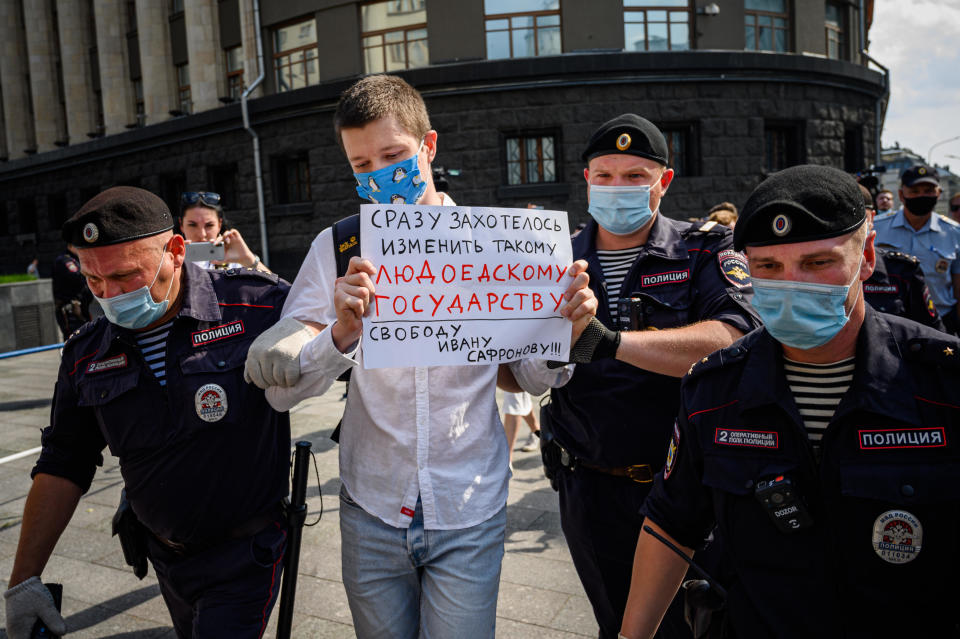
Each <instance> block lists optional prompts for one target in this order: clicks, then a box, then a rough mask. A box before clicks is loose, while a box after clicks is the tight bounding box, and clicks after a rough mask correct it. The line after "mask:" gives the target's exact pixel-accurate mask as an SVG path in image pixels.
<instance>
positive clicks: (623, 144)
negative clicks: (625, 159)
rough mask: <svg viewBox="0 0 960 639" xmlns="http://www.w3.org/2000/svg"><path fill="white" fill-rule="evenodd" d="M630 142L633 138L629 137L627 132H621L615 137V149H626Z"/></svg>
mask: <svg viewBox="0 0 960 639" xmlns="http://www.w3.org/2000/svg"><path fill="white" fill-rule="evenodd" d="M632 142H633V140H632V139H631V138H630V134H629V133H621V134H620V137H618V138H617V149H619V150H621V151H626V150H627V149H629V148H630V144H631V143H632Z"/></svg>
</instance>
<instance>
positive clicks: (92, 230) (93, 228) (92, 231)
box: [83, 222, 100, 244]
mask: <svg viewBox="0 0 960 639" xmlns="http://www.w3.org/2000/svg"><path fill="white" fill-rule="evenodd" d="M99 237H100V229H98V228H97V225H96V224H94V223H93V222H87V224H86V226H84V227H83V239H85V240H86V241H87V242H89V243H90V244H93V243H94V242H96V241H97V238H99Z"/></svg>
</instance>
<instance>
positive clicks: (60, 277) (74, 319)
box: [52, 251, 93, 339]
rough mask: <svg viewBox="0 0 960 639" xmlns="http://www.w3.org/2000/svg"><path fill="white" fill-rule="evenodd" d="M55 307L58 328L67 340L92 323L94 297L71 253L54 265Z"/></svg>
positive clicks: (62, 256)
mask: <svg viewBox="0 0 960 639" xmlns="http://www.w3.org/2000/svg"><path fill="white" fill-rule="evenodd" d="M52 284H53V305H54V311H55V313H56V317H57V326H59V327H60V332H61V333H62V334H63V339H67V338H68V337H70V335H72V334H73V332H74V331H75V330H77V329H78V328H80V327H81V326H83V324H84V323H86V322H88V321H90V311H89V306H90V302H91V301H92V299H93V296H92V295H91V294H90V289H88V288H87V281H86V278H84V277H83V275H82V274H81V273H80V262H79V261H78V260H77V258H76V256H74V255H73V254H71V253H70V252H69V251H67V252H65V253H61V254H60V255H58V256H57V259H56V261H54V263H53V282H52Z"/></svg>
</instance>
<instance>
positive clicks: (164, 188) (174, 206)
mask: <svg viewBox="0 0 960 639" xmlns="http://www.w3.org/2000/svg"><path fill="white" fill-rule="evenodd" d="M186 190H187V176H186V174H184V173H168V174H167V175H162V176H160V197H162V198H163V201H164V202H166V203H167V208H169V209H170V211H171V212H173V214H174V215H176V214H177V213H178V212H179V211H180V194H181V193H183V192H184V191H186Z"/></svg>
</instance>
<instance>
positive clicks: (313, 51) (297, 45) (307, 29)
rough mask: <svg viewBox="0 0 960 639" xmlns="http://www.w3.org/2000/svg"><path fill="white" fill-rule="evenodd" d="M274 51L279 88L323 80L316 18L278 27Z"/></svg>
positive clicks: (286, 88)
mask: <svg viewBox="0 0 960 639" xmlns="http://www.w3.org/2000/svg"><path fill="white" fill-rule="evenodd" d="M273 51H274V53H273V68H274V69H275V70H276V74H277V92H281V91H292V90H294V89H301V88H303V87H305V86H310V85H311V84H317V83H318V82H319V81H320V75H319V68H318V66H317V21H316V20H315V19H314V18H310V19H309V20H303V21H302V22H297V23H295V24H288V25H287V26H285V27H279V28H277V29H276V30H275V31H274V32H273Z"/></svg>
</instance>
